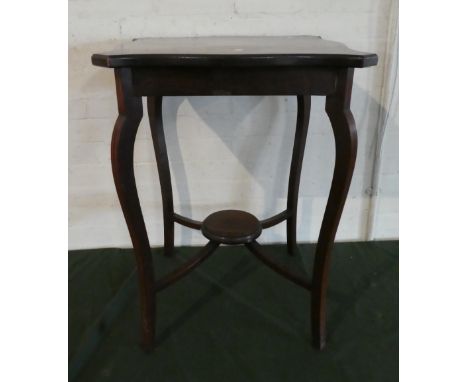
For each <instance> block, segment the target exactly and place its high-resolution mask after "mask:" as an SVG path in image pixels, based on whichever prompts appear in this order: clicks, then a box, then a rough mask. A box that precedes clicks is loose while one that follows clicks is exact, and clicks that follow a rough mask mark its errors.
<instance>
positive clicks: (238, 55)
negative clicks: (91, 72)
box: [92, 36, 377, 68]
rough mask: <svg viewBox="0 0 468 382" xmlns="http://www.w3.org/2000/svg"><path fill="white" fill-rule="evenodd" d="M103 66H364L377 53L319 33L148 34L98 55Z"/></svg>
mask: <svg viewBox="0 0 468 382" xmlns="http://www.w3.org/2000/svg"><path fill="white" fill-rule="evenodd" d="M92 62H93V64H94V65H97V66H104V67H109V68H116V67H137V66H146V67H150V66H185V67H186V66H216V67H220V66H250V67H251V66H262V67H267V66H288V67H292V66H333V67H356V68H363V67H366V66H372V65H376V64H377V55H375V54H373V53H363V52H358V51H354V50H351V49H349V48H348V47H346V45H344V44H342V43H339V42H335V41H328V40H324V39H322V38H321V37H318V36H286V37H234V36H232V37H231V36H228V37H186V38H143V39H135V40H133V41H129V42H127V43H119V48H117V49H115V50H114V51H112V52H108V53H98V54H94V55H93V56H92Z"/></svg>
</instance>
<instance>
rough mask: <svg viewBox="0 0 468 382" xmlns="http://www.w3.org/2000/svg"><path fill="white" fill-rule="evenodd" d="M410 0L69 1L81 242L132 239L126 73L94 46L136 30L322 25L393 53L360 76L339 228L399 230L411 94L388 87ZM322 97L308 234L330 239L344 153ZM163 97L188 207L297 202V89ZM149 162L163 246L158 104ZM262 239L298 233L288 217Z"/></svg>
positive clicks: (311, 28)
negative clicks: (335, 181) (118, 80)
mask: <svg viewBox="0 0 468 382" xmlns="http://www.w3.org/2000/svg"><path fill="white" fill-rule="evenodd" d="M396 7H397V5H396V3H395V2H394V1H393V0H354V1H348V0H337V1H333V2H330V1H327V0H319V1H311V0H297V1H283V0H281V1H280V0H268V1H267V0H261V1H258V0H198V1H189V0H140V1H125V0H95V1H92V0H69V247H70V248H71V249H78V248H94V247H113V246H122V247H128V246H130V238H129V235H128V232H127V230H126V226H125V222H124V219H123V215H122V213H121V211H120V208H119V204H118V199H117V196H116V194H115V189H114V185H113V181H112V172H111V167H110V150H109V144H110V138H111V133H112V129H113V124H114V122H115V118H116V115H117V105H116V101H115V90H114V78H113V72H112V71H111V70H106V69H102V68H97V67H93V66H92V65H91V62H90V56H91V54H92V53H93V52H97V51H103V50H110V49H112V48H115V47H117V46H118V45H119V43H120V42H121V41H122V40H129V39H131V38H135V37H165V36H171V37H175V36H203V35H321V36H322V37H323V38H326V39H332V40H338V41H342V42H344V43H346V44H347V45H348V46H349V47H351V48H353V49H357V50H363V51H371V52H376V53H377V54H378V55H379V57H380V63H381V64H380V65H379V66H378V67H374V68H371V69H367V70H357V71H356V74H355V86H354V91H353V100H352V110H353V113H354V116H355V119H356V124H357V128H358V134H359V140H360V141H359V144H360V146H359V152H358V159H357V166H356V171H355V176H354V180H353V182H352V185H351V190H350V194H349V199H348V202H347V204H346V207H345V210H344V214H343V218H342V222H341V225H340V228H339V230H338V234H337V239H338V240H363V239H374V238H377V239H379V238H396V237H398V119H397V103H398V100H397V98H396V99H395V97H393V98H392V99H391V100H389V97H388V94H389V92H388V89H389V87H390V86H394V81H393V82H392V81H389V79H391V78H393V77H394V74H395V73H394V72H395V70H396V67H397V65H395V59H394V57H393V56H392V51H393V52H394V47H395V44H394V43H389V41H390V42H391V41H393V40H392V39H394V36H395V31H394V27H393V26H392V25H391V24H392V23H393V24H394V22H393V21H392V20H394V19H395V17H396V16H395V9H396ZM386 68H387V69H386ZM389 68H390V69H389ZM389 70H390V72H389ZM392 76H393V77H392ZM385 95H387V96H385ZM312 103H313V106H312V115H311V122H310V128H309V136H308V142H307V148H306V154H305V158H304V171H303V177H302V181H301V189H300V196H301V197H300V201H299V211H300V213H299V226H298V239H299V240H300V241H315V240H316V239H317V236H318V231H319V228H320V222H321V218H322V215H323V211H324V208H325V203H326V199H327V195H328V191H329V188H330V181H331V176H332V171H333V163H334V144H333V136H332V132H331V127H330V123H329V122H328V120H327V118H326V115H325V113H324V99H322V98H320V97H313V98H312ZM395 103H396V106H395ZM389 105H390V106H389ZM163 109H164V110H163V119H164V124H165V131H166V137H167V144H168V151H169V158H170V161H171V170H172V177H173V189H174V202H175V209H176V211H177V212H179V213H182V214H184V215H186V216H189V217H192V218H195V219H199V220H202V219H203V218H204V217H205V216H206V215H207V214H209V213H210V212H213V211H216V210H219V209H223V208H238V209H245V210H247V211H250V212H252V213H254V214H256V215H257V216H259V217H260V218H265V217H268V216H269V215H272V214H274V213H276V212H279V211H280V210H282V209H284V207H285V205H286V192H287V187H286V186H287V177H288V168H289V160H290V156H291V150H292V142H293V132H294V126H295V118H296V100H295V98H294V97H205V98H203V97H188V98H186V97H169V98H166V99H165V100H164V104H163ZM389 112H390V113H389ZM382 115H384V116H387V117H388V118H382ZM383 120H384V121H386V123H385V124H384V123H383V122H382V121H383ZM384 125H385V126H384ZM385 127H386V129H385V133H383V130H384V128H385ZM379 137H380V139H379ZM381 147H382V148H383V150H381V149H380V148H381ZM376 153H377V154H376ZM376 155H380V165H379V166H378V167H379V168H378V169H377V170H378V171H377V175H378V176H377V178H378V180H379V182H378V184H377V185H376V187H374V189H373V188H372V185H373V180H374V181H375V178H376V175H375V170H374V164H375V163H376V162H375V157H376ZM135 172H136V178H137V183H138V186H139V193H140V200H141V203H142V207H143V213H144V216H145V220H146V224H147V228H148V232H149V236H150V241H151V244H152V245H155V246H158V245H161V244H162V240H163V232H162V211H161V198H160V194H159V192H160V189H159V184H158V178H157V169H156V164H155V158H154V152H153V149H152V145H151V140H150V133H149V126H148V122H147V120H146V112H145V117H144V121H143V122H142V124H141V126H140V130H139V133H138V136H137V143H136V153H135ZM374 186H375V185H374ZM377 191H378V192H377ZM261 241H263V242H280V241H285V226H284V224H282V225H279V226H277V227H274V228H272V229H270V230H267V231H265V233H264V234H263V235H262V238H261ZM204 242H205V240H204V239H203V237H202V236H201V235H200V234H199V233H198V232H195V231H192V230H189V229H185V228H184V229H181V228H180V227H178V226H176V243H177V244H202V243H204Z"/></svg>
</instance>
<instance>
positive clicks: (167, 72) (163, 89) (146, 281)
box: [92, 37, 377, 351]
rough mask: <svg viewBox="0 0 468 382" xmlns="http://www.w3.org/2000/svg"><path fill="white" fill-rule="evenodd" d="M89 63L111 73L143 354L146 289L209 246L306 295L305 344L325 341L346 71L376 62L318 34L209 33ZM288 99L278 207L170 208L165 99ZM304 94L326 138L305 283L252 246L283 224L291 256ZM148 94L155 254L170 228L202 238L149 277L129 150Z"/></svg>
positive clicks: (340, 189)
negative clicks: (158, 228)
mask: <svg viewBox="0 0 468 382" xmlns="http://www.w3.org/2000/svg"><path fill="white" fill-rule="evenodd" d="M92 61H93V63H94V64H95V65H100V66H107V67H114V68H115V69H114V70H115V78H116V88H117V100H118V106H119V108H118V109H119V116H118V118H117V121H116V124H115V127H114V133H113V137H112V147H111V152H112V155H111V160H112V169H113V174H114V181H115V185H116V189H117V193H118V196H119V199H120V203H121V206H122V210H123V213H124V216H125V219H126V222H127V226H128V229H129V232H130V235H131V238H132V242H133V247H134V253H135V257H136V263H137V275H138V280H139V292H140V321H141V338H142V342H141V344H142V347H143V349H145V350H147V351H149V350H152V349H153V347H154V346H155V326H156V300H155V292H159V291H161V290H162V289H165V288H166V287H168V286H169V285H171V284H173V283H174V282H175V281H177V280H179V279H180V278H181V277H183V276H185V275H186V274H188V273H189V272H191V271H192V270H193V269H194V268H195V267H196V266H198V265H200V264H201V263H202V262H203V261H204V260H205V259H207V258H208V257H209V256H210V255H211V254H212V253H213V252H214V251H215V249H216V248H217V247H218V246H219V244H245V245H246V246H247V248H248V249H249V250H250V251H251V252H252V253H253V254H254V255H255V256H256V257H257V258H258V259H259V260H261V261H262V262H263V263H264V264H266V265H267V266H268V267H270V268H271V269H272V270H274V271H275V272H277V273H279V274H280V275H282V276H283V277H285V278H287V279H288V280H290V281H292V282H294V283H295V284H297V285H300V286H302V287H304V288H306V289H307V290H309V292H310V297H311V334H312V342H313V344H314V345H315V346H316V347H317V348H319V349H323V347H324V346H325V342H326V306H327V289H328V277H329V269H330V258H331V253H332V249H333V244H334V240H335V234H336V231H337V228H338V224H339V222H340V218H341V214H342V211H343V207H344V204H345V201H346V197H347V194H348V190H349V185H350V183H351V178H352V175H353V171H354V164H355V160H356V152H357V133H356V127H355V123H354V119H353V116H352V113H351V110H350V102H351V92H352V85H353V75H354V67H364V66H371V65H375V64H376V63H377V56H376V55H375V54H368V53H359V52H355V51H352V50H350V49H348V48H347V47H346V46H344V45H343V44H339V43H335V42H331V41H326V40H322V39H321V38H319V37H210V38H178V39H143V40H141V41H135V42H134V43H132V44H130V47H125V46H124V47H123V48H122V49H121V50H120V51H116V52H114V53H110V54H95V55H93V56H92ZM195 94H197V95H220V94H232V95H258V94H272V95H273V94H274V95H277V94H292V95H296V96H297V101H298V113H297V124H296V134H295V139H294V147H293V150H292V156H291V159H290V160H291V162H290V163H291V167H290V177H289V186H288V200H287V207H286V210H284V211H282V212H280V213H277V214H276V215H274V216H272V217H270V218H267V219H265V220H263V221H259V220H258V219H257V218H256V217H255V216H253V215H251V214H249V213H247V212H243V211H237V210H224V211H219V212H215V213H213V214H211V215H210V216H208V217H207V218H206V219H205V220H204V221H203V222H199V221H196V220H193V219H191V218H188V217H185V216H181V215H179V214H177V213H175V212H174V206H173V196H172V186H171V175H170V166H169V159H168V155H167V150H166V143H165V137H164V127H163V119H162V100H163V97H164V96H168V95H195ZM311 95H322V96H325V97H326V103H325V105H326V106H325V109H326V112H327V115H328V117H329V119H330V122H331V126H332V129H333V134H334V138H335V158H336V159H335V170H334V174H333V180H332V185H331V189H330V194H329V197H328V202H327V206H326V209H325V214H324V218H323V221H322V226H321V229H320V235H319V238H318V243H317V247H316V254H315V259H314V267H313V271H312V279H311V280H308V279H306V278H304V277H302V276H299V275H296V274H294V273H291V272H290V271H289V270H288V269H287V268H285V267H284V266H282V265H281V264H279V263H278V262H276V261H275V260H273V259H272V258H271V257H270V256H269V254H267V253H265V252H264V250H262V248H261V246H260V244H259V243H258V242H256V241H255V239H256V238H257V237H258V236H259V235H260V234H261V232H262V229H266V228H269V227H272V226H274V225H276V224H279V223H280V222H282V221H284V220H287V238H288V250H289V253H290V254H293V253H294V252H295V249H296V247H297V243H296V228H297V227H296V225H297V223H296V219H297V199H298V195H299V184H300V175H301V168H302V160H303V156H304V150H305V144H306V138H307V129H308V125H309V122H308V121H309V114H310V107H311ZM143 96H146V97H148V117H149V120H150V126H151V133H152V138H153V143H154V150H155V156H156V162H157V166H158V174H159V180H160V186H161V197H162V203H163V212H164V243H165V245H164V253H165V254H166V255H171V254H172V253H173V248H174V223H176V222H177V223H179V224H182V225H184V226H187V227H190V228H193V229H201V231H202V233H203V234H204V235H205V237H207V238H208V239H209V240H210V241H209V242H208V243H207V245H206V246H205V247H204V248H203V249H201V250H200V252H199V253H198V255H197V256H195V257H194V258H192V259H189V260H187V261H186V262H184V263H183V264H182V265H181V266H180V267H178V268H177V269H175V270H173V271H172V272H170V273H169V274H166V275H165V276H164V277H162V278H160V279H158V280H155V277H154V271H153V264H152V258H151V249H150V247H149V240H148V234H147V231H146V227H145V222H144V219H143V214H142V211H141V207H140V202H139V199H138V192H137V188H136V183H135V176H134V171H133V151H134V142H135V136H136V134H137V130H138V125H139V123H140V121H141V119H142V116H143V106H142V97H143Z"/></svg>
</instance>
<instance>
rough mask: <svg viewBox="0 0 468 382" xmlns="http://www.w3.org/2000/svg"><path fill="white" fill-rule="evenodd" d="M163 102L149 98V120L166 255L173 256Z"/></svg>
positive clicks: (169, 174)
mask: <svg viewBox="0 0 468 382" xmlns="http://www.w3.org/2000/svg"><path fill="white" fill-rule="evenodd" d="M162 100H163V98H162V97H161V96H152V97H148V118H149V122H150V127H151V136H152V138H153V147H154V152H155V155H156V163H157V166H158V174H159V184H160V186H161V197H162V206H163V219H164V254H165V255H166V256H171V255H172V254H173V252H174V202H173V198H172V184H171V172H170V169H169V159H168V157H167V149H166V139H165V136H164V127H163V119H162Z"/></svg>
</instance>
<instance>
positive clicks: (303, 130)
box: [286, 95, 310, 255]
mask: <svg viewBox="0 0 468 382" xmlns="http://www.w3.org/2000/svg"><path fill="white" fill-rule="evenodd" d="M309 117H310V95H298V96H297V123H296V134H295V136H294V147H293V154H292V159H291V169H290V171H289V185H288V202H287V210H288V214H289V217H288V219H287V221H286V237H287V243H288V253H289V254H290V255H292V254H294V251H295V249H296V246H297V242H296V225H297V198H298V196H299V183H300V180H301V170H302V160H303V158H304V149H305V145H306V139H307V130H308V128H309Z"/></svg>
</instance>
